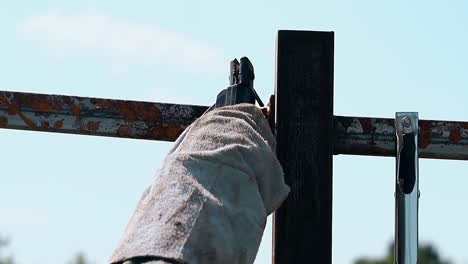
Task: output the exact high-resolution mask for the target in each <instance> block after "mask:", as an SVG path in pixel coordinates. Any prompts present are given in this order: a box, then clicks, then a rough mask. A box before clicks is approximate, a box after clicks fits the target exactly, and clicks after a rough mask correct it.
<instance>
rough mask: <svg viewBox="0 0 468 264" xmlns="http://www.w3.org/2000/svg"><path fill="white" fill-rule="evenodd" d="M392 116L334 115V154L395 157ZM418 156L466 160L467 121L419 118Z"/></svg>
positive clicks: (467, 156)
mask: <svg viewBox="0 0 468 264" xmlns="http://www.w3.org/2000/svg"><path fill="white" fill-rule="evenodd" d="M395 142H396V139H395V125H394V119H389V118H369V117H344V116H335V145H334V154H350V155H367V156H395ZM418 145H419V157H420V158H431V159H453V160H468V122H453V121H434V120H419V142H418Z"/></svg>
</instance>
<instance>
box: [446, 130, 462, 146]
mask: <svg viewBox="0 0 468 264" xmlns="http://www.w3.org/2000/svg"><path fill="white" fill-rule="evenodd" d="M461 138H462V136H461V133H460V130H459V129H458V128H457V129H452V130H450V135H449V141H450V143H452V144H457V143H458V142H460V140H461Z"/></svg>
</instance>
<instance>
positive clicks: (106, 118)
mask: <svg viewBox="0 0 468 264" xmlns="http://www.w3.org/2000/svg"><path fill="white" fill-rule="evenodd" d="M206 109H207V107H204V106H195V105H178V104H164V103H149V102H137V101H126V100H113V99H99V98H85V97H78V96H63V95H45V94H32V93H18V92H7V91H0V128H11V129H21V130H34V131H46V132H60V133H71V134H83V135H95V136H109V137H122V138H137V139H151V140H163V141H174V140H176V138H177V137H178V136H179V134H180V133H182V131H183V130H184V129H185V128H186V127H187V126H188V125H190V124H191V123H192V122H193V121H195V119H197V118H198V117H199V116H201V115H202V114H203V112H204V111H205V110H206Z"/></svg>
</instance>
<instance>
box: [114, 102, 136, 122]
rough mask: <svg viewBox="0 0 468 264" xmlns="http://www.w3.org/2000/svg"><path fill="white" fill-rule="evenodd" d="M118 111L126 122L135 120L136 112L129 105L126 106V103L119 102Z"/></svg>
mask: <svg viewBox="0 0 468 264" xmlns="http://www.w3.org/2000/svg"><path fill="white" fill-rule="evenodd" d="M118 109H119V113H120V115H122V116H123V117H124V118H125V120H126V121H128V122H133V121H135V118H136V114H135V112H134V111H132V109H131V108H130V107H128V104H127V103H126V102H119V105H118Z"/></svg>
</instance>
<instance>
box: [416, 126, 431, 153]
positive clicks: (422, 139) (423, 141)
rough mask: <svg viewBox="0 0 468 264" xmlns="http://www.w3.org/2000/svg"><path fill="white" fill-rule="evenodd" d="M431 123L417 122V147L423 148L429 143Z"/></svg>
mask: <svg viewBox="0 0 468 264" xmlns="http://www.w3.org/2000/svg"><path fill="white" fill-rule="evenodd" d="M431 136H432V125H431V123H430V122H419V142H418V147H419V148H422V149H425V148H427V146H429V145H430V144H431Z"/></svg>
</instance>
